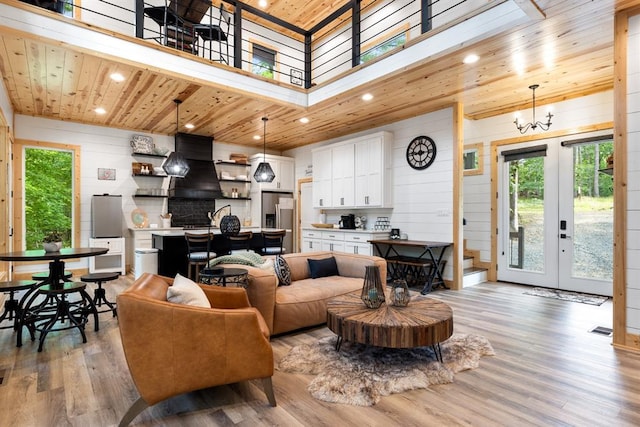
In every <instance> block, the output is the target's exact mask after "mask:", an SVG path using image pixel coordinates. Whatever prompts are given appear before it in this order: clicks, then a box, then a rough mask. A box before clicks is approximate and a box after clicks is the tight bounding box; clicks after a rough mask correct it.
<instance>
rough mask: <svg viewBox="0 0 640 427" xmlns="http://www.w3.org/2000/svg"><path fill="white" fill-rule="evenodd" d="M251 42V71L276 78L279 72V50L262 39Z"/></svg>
mask: <svg viewBox="0 0 640 427" xmlns="http://www.w3.org/2000/svg"><path fill="white" fill-rule="evenodd" d="M250 43H251V58H250V66H251V72H252V73H253V74H256V75H258V76H261V77H264V78H267V79H273V80H278V79H276V75H277V74H278V72H279V67H278V64H279V61H278V50H277V49H276V48H275V47H273V46H269V45H266V44H265V43H262V42H261V41H255V40H250Z"/></svg>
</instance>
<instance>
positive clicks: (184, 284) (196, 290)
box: [167, 274, 211, 308]
mask: <svg viewBox="0 0 640 427" xmlns="http://www.w3.org/2000/svg"><path fill="white" fill-rule="evenodd" d="M167 300H168V301H169V302H173V303H176V304H186V305H193V306H196V307H206V308H211V304H210V303H209V300H208V299H207V296H206V295H205V293H204V291H203V290H202V289H200V286H198V285H197V284H196V283H195V282H194V281H193V280H190V279H188V278H186V277H184V276H182V275H180V274H177V275H176V278H175V280H174V281H173V285H172V286H169V289H168V290H167Z"/></svg>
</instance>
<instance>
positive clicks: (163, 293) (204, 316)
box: [117, 273, 276, 426]
mask: <svg viewBox="0 0 640 427" xmlns="http://www.w3.org/2000/svg"><path fill="white" fill-rule="evenodd" d="M172 284H173V279H171V278H168V277H163V276H158V275H155V274H149V273H145V274H143V275H142V276H140V277H139V278H138V279H137V280H136V281H135V282H134V283H133V284H132V285H131V286H130V287H129V288H127V289H126V290H125V291H123V292H122V293H121V294H120V295H118V298H117V303H118V319H119V320H118V321H119V324H120V336H121V337H122V347H123V349H124V354H125V358H126V360H127V364H128V365H129V371H130V372H131V377H132V378H133V382H134V383H135V385H136V388H137V389H138V392H139V393H140V398H139V399H138V400H137V401H136V402H134V403H133V405H132V406H131V407H130V408H129V410H128V411H127V413H126V414H125V415H124V416H123V417H122V420H121V421H120V425H121V426H126V425H128V424H129V423H130V422H131V421H132V420H133V419H134V418H135V417H136V416H137V415H138V414H139V413H140V412H142V411H143V410H144V409H146V408H147V407H149V406H151V405H154V404H156V403H158V402H160V401H162V400H165V399H167V398H170V397H173V396H176V395H179V394H182V393H186V392H189V391H194V390H200V389H203V388H207V387H212V386H216V385H222V384H230V383H235V382H239V381H244V380H250V379H256V378H261V379H262V384H263V388H264V392H265V394H266V395H267V399H268V400H269V403H270V404H271V406H276V400H275V396H274V394H273V387H272V383H271V377H272V376H273V370H274V365H273V350H272V348H271V344H270V343H269V328H268V327H267V325H266V323H265V321H264V319H263V318H262V316H261V315H260V313H259V312H258V310H256V309H255V308H252V307H251V306H250V305H249V299H248V298H247V294H246V292H245V290H244V289H242V288H220V287H216V286H201V287H202V289H203V290H204V292H205V294H206V295H207V298H208V299H209V301H210V302H211V306H212V308H201V307H193V306H188V305H183V304H174V303H171V302H168V301H167V289H168V287H169V286H171V285H172Z"/></svg>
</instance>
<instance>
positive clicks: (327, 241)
mask: <svg viewBox="0 0 640 427" xmlns="http://www.w3.org/2000/svg"><path fill="white" fill-rule="evenodd" d="M322 250H323V251H336V252H344V233H343V232H341V231H340V230H335V231H323V232H322Z"/></svg>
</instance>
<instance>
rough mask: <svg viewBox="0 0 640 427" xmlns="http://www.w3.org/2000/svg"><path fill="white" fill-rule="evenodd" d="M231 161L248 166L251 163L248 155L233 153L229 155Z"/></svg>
mask: <svg viewBox="0 0 640 427" xmlns="http://www.w3.org/2000/svg"><path fill="white" fill-rule="evenodd" d="M229 161H230V162H233V163H237V164H239V165H246V164H248V163H249V157H248V156H247V155H246V154H239V153H231V154H229Z"/></svg>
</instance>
